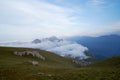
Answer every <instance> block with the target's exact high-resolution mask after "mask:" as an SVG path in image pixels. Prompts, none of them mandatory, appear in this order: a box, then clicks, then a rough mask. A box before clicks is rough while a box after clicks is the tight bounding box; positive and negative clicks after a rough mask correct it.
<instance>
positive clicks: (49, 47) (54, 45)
mask: <svg viewBox="0 0 120 80" xmlns="http://www.w3.org/2000/svg"><path fill="white" fill-rule="evenodd" d="M0 46H7V47H25V48H38V49H42V50H46V51H50V52H54V53H56V54H58V55H60V56H69V57H73V58H76V57H79V58H80V59H86V58H88V56H86V55H85V53H84V52H85V51H88V48H87V47H84V46H82V45H80V44H77V43H75V42H70V41H67V40H60V41H58V40H53V41H51V40H49V39H46V40H41V42H40V43H37V44H36V43H32V42H9V43H0Z"/></svg>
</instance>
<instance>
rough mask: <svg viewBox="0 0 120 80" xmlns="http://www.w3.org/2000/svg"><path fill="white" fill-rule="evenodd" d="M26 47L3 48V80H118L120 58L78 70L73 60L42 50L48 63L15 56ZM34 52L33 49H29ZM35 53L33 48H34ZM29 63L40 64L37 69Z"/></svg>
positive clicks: (0, 71)
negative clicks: (35, 62)
mask: <svg viewBox="0 0 120 80" xmlns="http://www.w3.org/2000/svg"><path fill="white" fill-rule="evenodd" d="M26 49H27V48H9V47H6V48H5V47H0V80H119V79H120V76H119V75H120V57H117V58H112V59H109V60H106V61H103V62H99V63H95V64H93V65H90V66H89V67H85V68H76V67H75V66H74V65H73V63H71V62H72V60H71V59H68V58H62V57H60V56H58V55H55V54H53V53H50V52H46V51H42V50H39V52H40V54H41V55H43V56H44V57H45V58H46V60H45V61H43V60H40V59H37V58H34V57H32V56H24V57H20V56H16V55H14V54H13V52H14V51H23V50H26ZM29 50H31V49H29ZM32 50H33V49H32ZM28 60H34V61H38V62H39V65H38V66H34V65H32V64H30V63H28V62H27V61H28Z"/></svg>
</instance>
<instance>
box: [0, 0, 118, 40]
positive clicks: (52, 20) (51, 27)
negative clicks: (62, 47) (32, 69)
mask: <svg viewBox="0 0 120 80" xmlns="http://www.w3.org/2000/svg"><path fill="white" fill-rule="evenodd" d="M119 8H120V0H0V41H14V40H20V41H21V40H26V41H27V40H32V39H35V38H44V37H49V36H53V35H54V36H58V37H63V36H77V35H79V36H99V35H104V34H112V33H116V34H120V10H119Z"/></svg>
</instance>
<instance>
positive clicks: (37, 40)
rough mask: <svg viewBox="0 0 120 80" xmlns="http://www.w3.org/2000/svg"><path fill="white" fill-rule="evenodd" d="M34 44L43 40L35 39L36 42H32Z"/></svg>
mask: <svg viewBox="0 0 120 80" xmlns="http://www.w3.org/2000/svg"><path fill="white" fill-rule="evenodd" d="M32 43H35V44H37V43H41V40H40V39H35V40H33V41H32Z"/></svg>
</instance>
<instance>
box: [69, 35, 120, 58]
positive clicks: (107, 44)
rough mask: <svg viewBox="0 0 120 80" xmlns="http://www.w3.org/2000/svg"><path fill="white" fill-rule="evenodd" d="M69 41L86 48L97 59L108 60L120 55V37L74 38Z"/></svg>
mask: <svg viewBox="0 0 120 80" xmlns="http://www.w3.org/2000/svg"><path fill="white" fill-rule="evenodd" d="M67 40H70V41H74V42H77V43H78V44H82V45H83V46H86V47H87V48H88V49H89V51H90V52H91V54H93V55H94V56H95V57H96V58H97V59H106V58H110V57H113V56H119V55H120V35H104V36H99V37H89V36H84V37H79V36H74V37H70V38H67Z"/></svg>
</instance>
